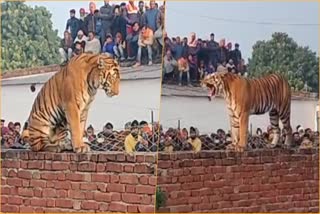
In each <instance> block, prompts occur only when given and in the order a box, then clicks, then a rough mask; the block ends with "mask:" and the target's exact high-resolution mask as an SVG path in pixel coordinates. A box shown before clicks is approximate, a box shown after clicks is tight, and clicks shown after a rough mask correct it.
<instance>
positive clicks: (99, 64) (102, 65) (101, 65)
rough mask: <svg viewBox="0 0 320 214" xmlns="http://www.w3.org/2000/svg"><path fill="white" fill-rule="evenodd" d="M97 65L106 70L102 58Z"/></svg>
mask: <svg viewBox="0 0 320 214" xmlns="http://www.w3.org/2000/svg"><path fill="white" fill-rule="evenodd" d="M97 63H98V68H99V69H103V68H104V66H105V64H104V61H103V59H102V58H101V57H99V58H98V62H97Z"/></svg>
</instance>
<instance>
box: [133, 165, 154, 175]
mask: <svg viewBox="0 0 320 214" xmlns="http://www.w3.org/2000/svg"><path fill="white" fill-rule="evenodd" d="M150 171H151V168H150V167H149V166H148V165H147V164H136V165H135V166H134V172H135V173H150Z"/></svg>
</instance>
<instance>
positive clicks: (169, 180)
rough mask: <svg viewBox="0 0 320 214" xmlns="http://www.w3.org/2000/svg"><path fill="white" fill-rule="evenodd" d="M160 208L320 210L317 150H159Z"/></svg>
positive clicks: (219, 210) (178, 210)
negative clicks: (162, 200)
mask: <svg viewBox="0 0 320 214" xmlns="http://www.w3.org/2000/svg"><path fill="white" fill-rule="evenodd" d="M158 158H159V159H158V171H157V172H158V178H157V180H158V186H159V187H160V188H161V190H162V191H164V192H165V194H166V197H167V201H166V205H165V206H164V207H162V208H161V209H160V210H159V211H160V212H205V211H207V212H208V211H209V212H319V189H318V188H319V181H318V179H319V153H318V150H315V149H314V150H300V151H293V150H265V151H252V152H245V153H243V154H239V153H234V152H218V151H203V152H201V153H199V154H194V153H192V152H178V153H174V154H165V153H159V156H158Z"/></svg>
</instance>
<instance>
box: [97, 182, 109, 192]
mask: <svg viewBox="0 0 320 214" xmlns="http://www.w3.org/2000/svg"><path fill="white" fill-rule="evenodd" d="M97 189H98V190H99V191H100V192H107V184H104V183H100V184H99V183H98V184H97Z"/></svg>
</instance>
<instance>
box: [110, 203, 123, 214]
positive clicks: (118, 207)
mask: <svg viewBox="0 0 320 214" xmlns="http://www.w3.org/2000/svg"><path fill="white" fill-rule="evenodd" d="M109 210H110V211H114V212H127V205H126V204H124V203H122V202H111V203H110V204H109Z"/></svg>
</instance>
